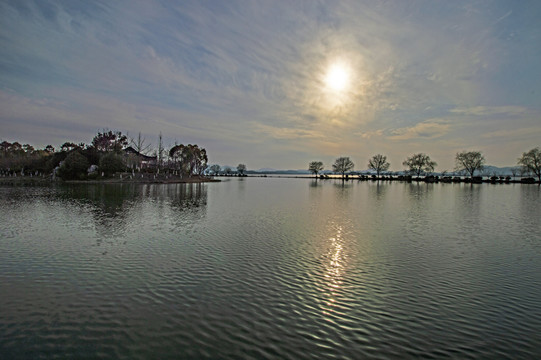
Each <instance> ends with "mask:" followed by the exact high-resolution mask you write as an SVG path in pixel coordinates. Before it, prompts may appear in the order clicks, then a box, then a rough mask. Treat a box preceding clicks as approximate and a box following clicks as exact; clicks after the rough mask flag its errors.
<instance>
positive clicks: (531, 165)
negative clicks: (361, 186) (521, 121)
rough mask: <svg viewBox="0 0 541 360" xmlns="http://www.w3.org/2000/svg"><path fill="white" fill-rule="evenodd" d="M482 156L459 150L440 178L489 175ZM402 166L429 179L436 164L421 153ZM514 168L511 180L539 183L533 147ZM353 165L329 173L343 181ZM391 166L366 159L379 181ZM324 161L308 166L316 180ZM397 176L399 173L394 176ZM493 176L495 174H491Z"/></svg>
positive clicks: (538, 154) (378, 158) (344, 162)
mask: <svg viewBox="0 0 541 360" xmlns="http://www.w3.org/2000/svg"><path fill="white" fill-rule="evenodd" d="M485 163H486V161H485V157H484V155H483V154H482V153H481V152H480V151H462V152H459V153H457V154H456V156H455V168H454V170H453V171H452V172H450V171H447V170H444V171H442V172H441V173H440V174H441V175H442V176H444V177H445V176H447V175H451V174H452V175H459V176H460V175H466V176H469V177H470V179H474V178H475V173H476V172H477V173H478V174H480V175H485V176H490V175H491V174H481V172H482V171H483V169H484V168H485ZM402 165H403V166H404V167H405V169H404V170H403V173H404V174H406V175H409V176H416V177H418V178H419V177H421V176H431V175H433V173H434V170H435V169H436V166H437V165H438V164H437V163H436V162H435V161H433V160H432V159H431V158H430V156H428V155H427V154H424V153H418V154H413V155H412V156H410V157H408V158H406V160H404V162H402ZM517 165H518V166H517V167H514V168H512V169H511V172H512V175H513V177H516V176H517V175H518V174H520V175H521V176H523V175H526V176H530V175H535V176H536V177H537V179H538V181H539V182H540V183H541V150H540V149H539V147H536V148H534V149H532V150H530V151H527V152H525V153H523V154H522V156H521V157H520V158H518V159H517ZM354 166H355V165H354V163H353V161H351V159H350V158H349V157H339V158H338V159H336V160H335V162H334V163H333V164H332V171H333V172H334V173H337V174H341V175H342V178H345V177H347V176H348V175H346V173H349V172H351V171H353V169H354ZM390 166H391V164H390V163H389V162H388V161H387V156H385V155H381V154H376V155H374V156H372V157H371V158H370V159H369V160H368V164H367V168H368V170H369V171H371V172H375V173H376V175H375V176H376V178H380V175H382V174H383V173H387V172H388V170H389V168H390ZM324 168H325V167H324V165H323V162H321V161H312V162H310V163H309V164H308V170H309V171H310V172H311V173H312V174H314V175H315V176H316V177H317V176H318V175H319V174H320V173H321V172H322V171H323V170H324ZM395 174H398V173H395ZM492 175H493V176H496V174H492Z"/></svg>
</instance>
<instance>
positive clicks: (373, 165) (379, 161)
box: [368, 154, 391, 177]
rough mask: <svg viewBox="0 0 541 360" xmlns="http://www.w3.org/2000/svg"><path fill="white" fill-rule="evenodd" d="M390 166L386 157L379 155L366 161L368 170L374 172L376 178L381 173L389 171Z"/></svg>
mask: <svg viewBox="0 0 541 360" xmlns="http://www.w3.org/2000/svg"><path fill="white" fill-rule="evenodd" d="M390 166H391V164H389V162H388V161H387V156H384V155H381V154H377V155H374V156H372V158H371V159H370V160H368V168H369V169H370V170H374V171H375V172H376V174H377V176H378V177H379V174H380V173H381V172H382V171H387V170H389V167H390Z"/></svg>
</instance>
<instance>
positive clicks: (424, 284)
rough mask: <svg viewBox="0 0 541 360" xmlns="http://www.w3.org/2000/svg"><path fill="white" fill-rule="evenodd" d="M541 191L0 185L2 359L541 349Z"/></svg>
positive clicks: (299, 183) (291, 184) (519, 353)
mask: <svg viewBox="0 0 541 360" xmlns="http://www.w3.org/2000/svg"><path fill="white" fill-rule="evenodd" d="M540 334H541V189H540V187H539V186H537V185H520V184H514V185H513V184H512V185H490V184H474V185H470V184H424V183H420V184H416V183H397V182H394V183H386V182H383V183H379V184H378V183H375V182H357V181H353V182H351V181H350V182H346V183H342V182H340V181H336V180H326V181H317V182H316V181H314V180H309V179H272V178H240V179H238V178H231V179H227V180H226V181H223V182H221V183H207V184H174V185H74V186H56V187H0V357H1V358H3V359H19V358H24V359H40V358H47V359H49V358H62V359H64V358H77V359H82V358H96V357H101V358H110V359H152V358H154V359H156V358H160V359H166V358H221V359H226V358H229V359H241V358H242V359H249V358H253V359H265V358H268V359H303V358H306V359H311V358H316V357H319V358H329V359H360V358H404V357H406V358H408V357H409V358H412V357H423V358H448V357H454V358H490V359H493V358H541V335H540Z"/></svg>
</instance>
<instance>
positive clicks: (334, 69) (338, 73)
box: [325, 64, 349, 92]
mask: <svg viewBox="0 0 541 360" xmlns="http://www.w3.org/2000/svg"><path fill="white" fill-rule="evenodd" d="M325 85H326V86H327V88H329V89H330V90H333V91H338V92H339V91H344V90H346V89H347V87H348V85H349V71H348V69H347V68H346V67H345V66H344V65H342V64H333V65H331V67H330V68H329V69H328V70H327V74H326V75H325Z"/></svg>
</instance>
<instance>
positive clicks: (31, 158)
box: [0, 130, 208, 180]
mask: <svg viewBox="0 0 541 360" xmlns="http://www.w3.org/2000/svg"><path fill="white" fill-rule="evenodd" d="M207 163H208V155H207V152H206V150H205V149H204V148H202V147H199V146H198V145H192V144H188V145H183V144H175V145H174V146H172V147H171V148H170V149H166V148H165V147H164V145H163V139H162V135H161V133H160V135H159V137H158V146H157V147H156V148H155V149H154V150H153V149H152V148H151V145H150V143H148V142H147V141H146V139H145V138H144V137H143V136H142V135H141V133H139V134H138V136H137V137H135V138H131V137H129V136H128V135H124V134H122V132H120V131H111V130H102V131H100V132H98V133H97V134H96V136H94V138H93V139H92V142H91V143H90V144H84V143H79V144H75V143H72V142H65V143H64V144H62V145H61V146H60V148H59V149H58V150H56V149H55V148H54V147H53V146H52V145H47V146H46V147H45V148H43V149H35V148H34V147H33V146H31V145H29V144H24V145H21V144H20V143H18V142H13V143H10V142H8V141H3V142H1V143H0V176H4V177H6V176H20V175H23V176H41V177H48V176H53V177H54V176H55V175H56V176H58V177H60V178H61V179H63V180H87V179H89V180H92V179H98V178H102V177H105V178H106V177H111V176H112V175H113V174H114V173H118V172H120V173H122V172H130V173H131V176H132V177H133V176H136V175H135V173H136V172H137V174H139V176H140V177H144V176H145V174H147V175H146V176H147V177H149V176H153V177H154V178H156V176H178V177H186V176H187V177H194V176H199V177H201V176H203V174H204V171H205V170H206V169H207V166H208V165H207Z"/></svg>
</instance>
